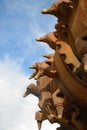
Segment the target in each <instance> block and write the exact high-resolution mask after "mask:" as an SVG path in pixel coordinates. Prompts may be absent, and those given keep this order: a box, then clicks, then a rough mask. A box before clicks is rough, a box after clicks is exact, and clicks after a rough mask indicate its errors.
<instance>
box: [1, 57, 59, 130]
mask: <svg viewBox="0 0 87 130" xmlns="http://www.w3.org/2000/svg"><path fill="white" fill-rule="evenodd" d="M30 82H35V81H33V80H32V81H29V80H28V77H27V76H25V75H24V74H23V72H22V71H21V65H20V64H18V63H17V62H16V61H15V60H13V59H10V58H8V56H6V58H5V59H4V61H1V62H0V130H29V129H30V130H38V128H37V123H36V121H35V119H34V116H35V112H36V111H38V110H39V108H38V106H37V104H38V99H37V98H36V97H34V96H33V95H29V96H28V97H26V98H23V97H22V95H23V93H24V92H25V89H26V86H27V85H28V84H29V83H30ZM52 126H53V127H52ZM52 126H51V124H50V123H49V122H48V121H45V122H43V125H42V129H41V130H45V129H48V130H55V128H56V127H57V126H58V125H57V126H55V125H52Z"/></svg>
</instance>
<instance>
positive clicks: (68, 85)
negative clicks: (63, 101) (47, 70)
mask: <svg viewBox="0 0 87 130" xmlns="http://www.w3.org/2000/svg"><path fill="white" fill-rule="evenodd" d="M54 61H55V65H56V69H57V71H58V73H59V75H60V78H61V81H62V83H63V85H64V87H65V88H63V90H65V93H66V97H68V98H71V101H72V102H75V103H77V104H78V105H81V106H82V107H83V106H84V107H87V85H86V84H84V82H82V81H81V80H80V79H79V78H78V77H77V76H76V75H75V74H74V73H73V72H72V71H71V70H70V69H69V68H68V66H67V65H66V64H65V63H64V61H63V60H62V59H61V56H60V54H59V50H58V47H56V53H55V60H54ZM72 96H73V98H72Z"/></svg>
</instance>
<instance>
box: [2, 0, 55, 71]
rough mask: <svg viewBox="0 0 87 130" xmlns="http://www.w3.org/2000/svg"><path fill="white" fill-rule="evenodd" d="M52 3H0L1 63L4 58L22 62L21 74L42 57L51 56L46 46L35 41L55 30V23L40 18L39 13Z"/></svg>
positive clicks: (25, 0) (5, 0) (47, 17)
mask: <svg viewBox="0 0 87 130" xmlns="http://www.w3.org/2000/svg"><path fill="white" fill-rule="evenodd" d="M52 2H53V1H52V0H46V1H44V2H43V1H40V0H38V1H36V0H0V52H1V53H0V54H1V55H0V59H1V60H3V59H4V57H5V56H6V55H7V56H8V57H10V58H12V59H14V60H15V59H16V60H17V61H18V62H20V61H21V65H22V67H23V70H24V71H26V73H27V71H28V66H30V65H31V64H33V63H34V62H36V61H38V59H42V56H41V55H42V54H44V53H47V52H50V48H48V46H47V45H46V44H45V45H44V44H42V43H41V44H40V43H37V42H36V41H35V39H36V38H37V37H38V36H43V35H44V34H46V33H47V32H49V31H53V30H54V24H55V21H56V19H55V18H54V17H53V16H50V15H43V14H41V10H42V9H43V8H45V7H48V6H50V5H51V3H52Z"/></svg>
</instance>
